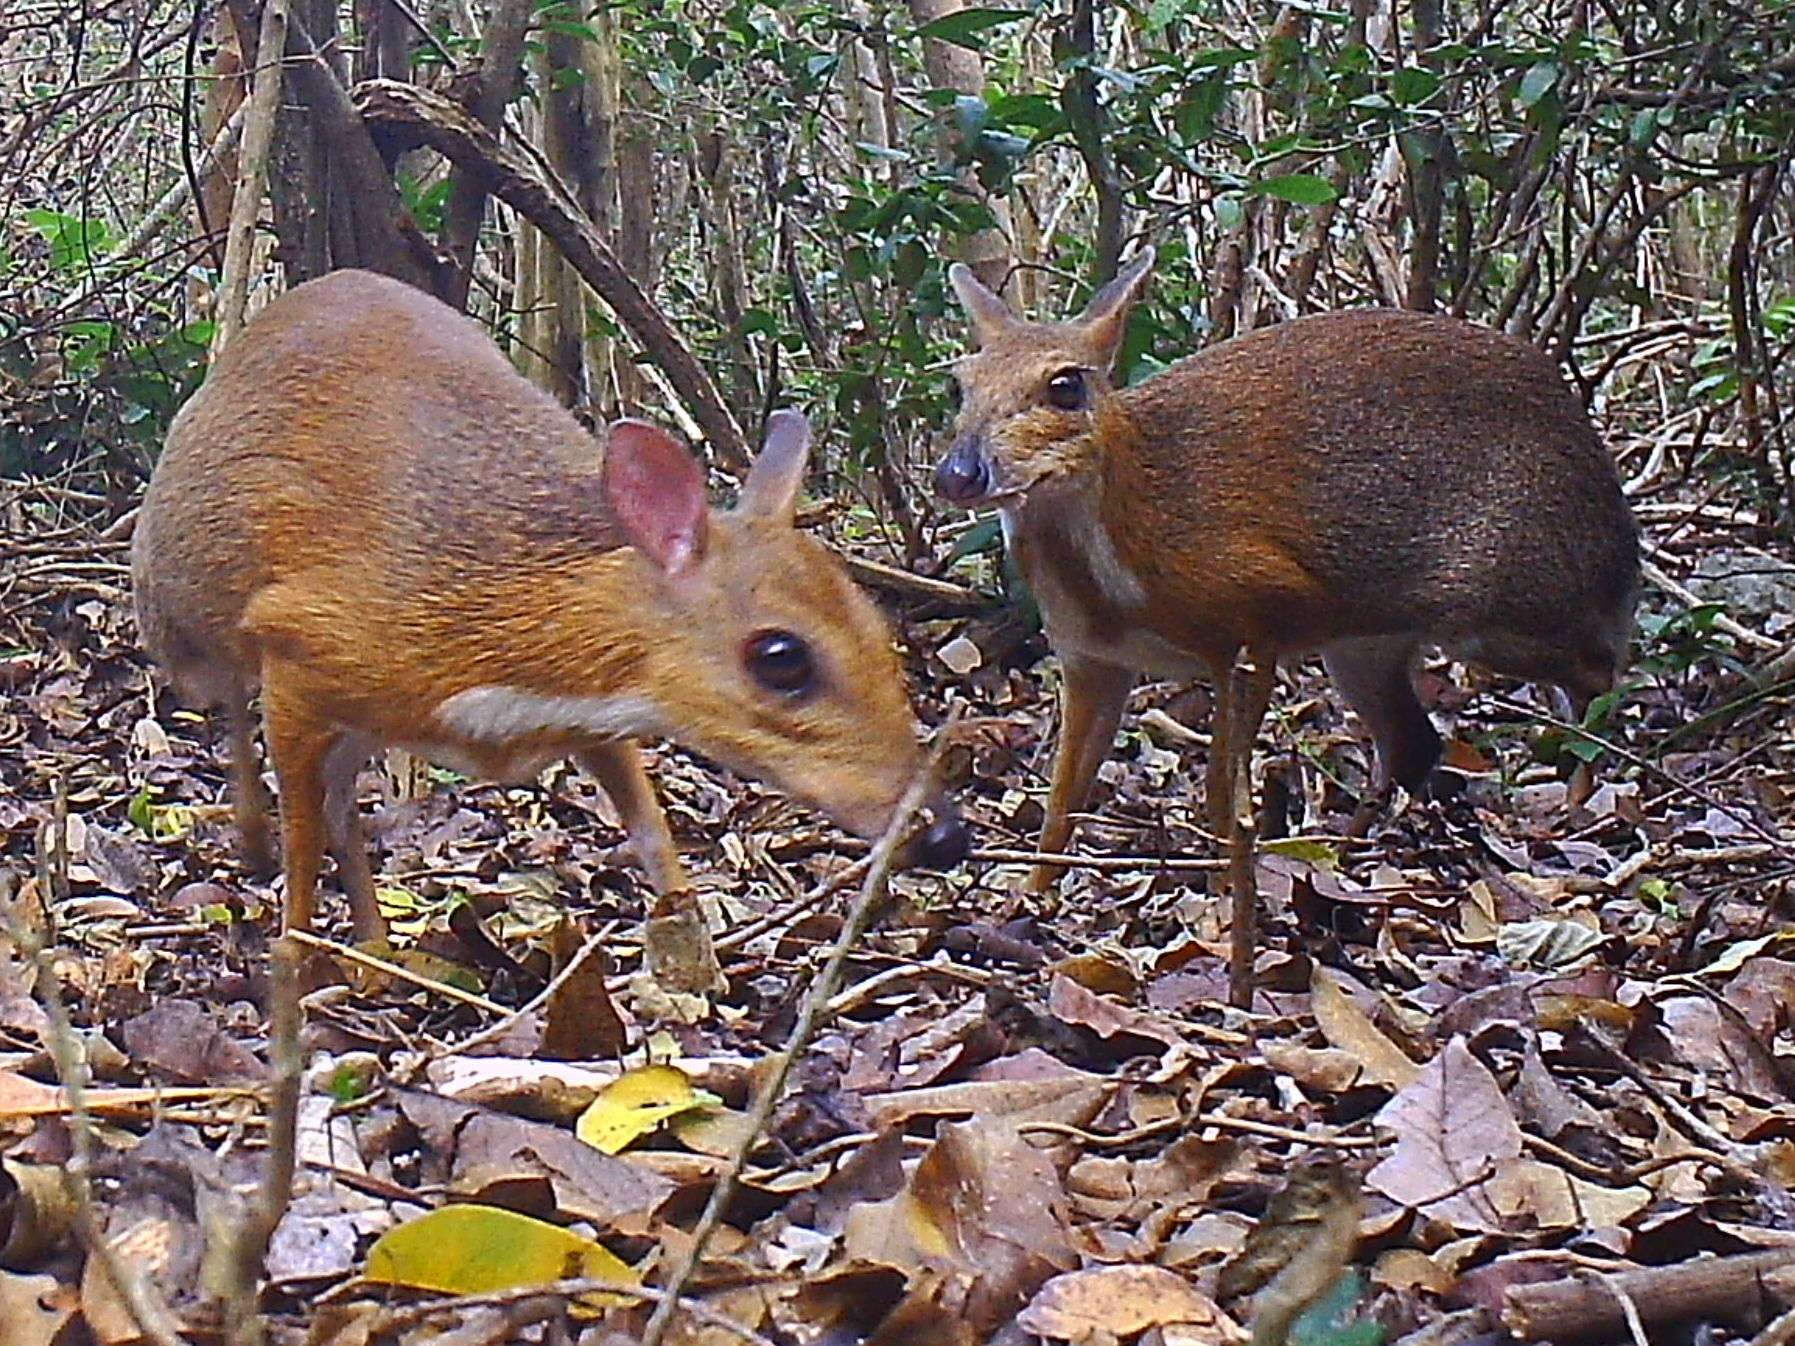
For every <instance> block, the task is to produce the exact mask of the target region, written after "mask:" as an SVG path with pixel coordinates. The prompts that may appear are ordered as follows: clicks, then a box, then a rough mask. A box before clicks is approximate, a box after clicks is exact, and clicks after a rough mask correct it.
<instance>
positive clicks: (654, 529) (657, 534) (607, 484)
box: [604, 420, 710, 575]
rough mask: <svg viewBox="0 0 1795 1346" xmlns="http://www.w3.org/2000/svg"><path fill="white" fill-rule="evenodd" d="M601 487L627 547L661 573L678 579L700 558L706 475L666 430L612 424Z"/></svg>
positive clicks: (643, 424)
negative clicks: (681, 573) (674, 575)
mask: <svg viewBox="0 0 1795 1346" xmlns="http://www.w3.org/2000/svg"><path fill="white" fill-rule="evenodd" d="M604 488H605V499H606V500H607V501H608V502H609V504H610V506H611V512H612V513H613V514H614V515H616V518H617V523H618V525H619V526H620V527H621V528H622V529H623V531H624V534H625V535H626V536H627V537H628V538H629V540H630V545H631V546H633V547H635V548H636V549H637V550H638V551H640V552H641V553H642V554H643V555H644V556H646V557H647V558H648V559H649V560H651V561H653V562H654V563H655V565H656V566H657V567H658V568H659V569H661V570H663V571H665V572H666V573H668V574H670V575H671V574H678V573H679V572H680V571H682V570H684V569H686V567H688V566H690V565H692V564H694V563H695V562H697V560H698V559H699V558H700V557H701V556H703V554H704V536H705V524H706V521H707V519H708V518H709V510H710V505H709V501H708V500H707V499H706V497H705V493H704V471H703V469H702V468H700V467H699V466H698V462H697V460H696V459H695V458H693V457H692V455H691V454H690V453H689V452H688V451H687V450H686V448H685V446H684V445H682V444H681V443H680V442H679V441H678V440H676V439H674V438H673V436H672V435H670V434H668V433H667V432H666V431H665V430H662V429H661V428H660V427H659V426H655V425H650V424H648V422H646V421H634V420H623V421H618V422H617V423H616V424H614V425H613V426H612V427H611V432H610V436H609V439H608V440H607V442H606V445H605V464H604Z"/></svg>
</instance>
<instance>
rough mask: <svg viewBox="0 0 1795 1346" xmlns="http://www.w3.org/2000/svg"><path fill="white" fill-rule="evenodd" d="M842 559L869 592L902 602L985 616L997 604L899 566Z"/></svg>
mask: <svg viewBox="0 0 1795 1346" xmlns="http://www.w3.org/2000/svg"><path fill="white" fill-rule="evenodd" d="M842 559H843V560H844V561H845V562H847V567H848V573H849V574H850V575H852V576H853V577H854V578H855V579H857V580H859V581H860V582H861V583H862V584H864V585H866V586H867V587H868V588H871V589H880V590H883V591H884V592H886V593H892V594H897V595H899V596H900V597H903V598H915V599H922V600H925V601H928V602H931V603H945V604H948V605H949V606H951V607H952V608H953V609H955V613H956V615H957V614H959V613H962V612H964V613H973V612H983V611H984V610H985V609H986V608H989V607H992V606H994V605H995V604H996V603H997V601H998V600H997V599H995V598H990V597H987V596H986V595H985V594H981V593H980V592H979V591H978V590H977V589H971V588H968V587H967V586H966V585H963V584H955V583H953V582H952V581H951V580H938V579H933V578H931V577H930V576H928V575H918V574H915V573H913V572H911V571H908V570H901V569H899V568H898V567H897V566H888V565H886V564H885V563H884V562H882V561H870V560H868V559H867V558H866V557H864V556H854V555H852V554H848V555H845V556H843V557H842Z"/></svg>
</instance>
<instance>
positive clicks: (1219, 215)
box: [1215, 196, 1246, 229]
mask: <svg viewBox="0 0 1795 1346" xmlns="http://www.w3.org/2000/svg"><path fill="white" fill-rule="evenodd" d="M1245 214H1246V206H1245V204H1244V203H1243V202H1242V201H1241V199H1240V198H1239V197H1238V196H1218V197H1216V198H1215V225H1216V228H1218V229H1236V228H1239V226H1240V221H1241V219H1242V217H1244V216H1245Z"/></svg>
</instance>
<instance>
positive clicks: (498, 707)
mask: <svg viewBox="0 0 1795 1346" xmlns="http://www.w3.org/2000/svg"><path fill="white" fill-rule="evenodd" d="M436 718H437V720H438V722H439V723H441V724H442V726H443V728H445V729H447V730H449V731H451V732H452V733H454V734H457V735H459V736H460V737H462V738H465V739H471V740H472V741H474V742H476V743H508V742H510V741H511V740H512V739H515V738H523V737H525V736H526V735H529V734H540V733H545V732H551V731H554V730H564V731H571V732H575V733H584V734H592V735H594V736H596V737H599V738H640V737H643V736H648V735H653V734H656V733H658V732H659V729H658V726H659V724H660V722H661V715H660V713H659V710H658V708H657V707H656V706H655V704H654V703H653V702H652V701H650V700H648V699H647V698H646V697H641V696H545V695H543V694H542V693H540V692H525V691H520V690H518V689H517V688H515V687H470V688H469V689H468V690H467V691H465V692H457V693H456V694H455V695H454V696H452V697H450V698H449V699H448V700H447V701H444V702H443V703H442V704H441V705H440V706H438V707H437V708H436Z"/></svg>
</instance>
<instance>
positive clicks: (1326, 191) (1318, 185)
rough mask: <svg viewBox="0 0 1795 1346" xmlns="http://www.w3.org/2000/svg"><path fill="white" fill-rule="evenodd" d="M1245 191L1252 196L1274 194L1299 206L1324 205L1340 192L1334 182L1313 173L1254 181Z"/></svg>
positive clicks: (1288, 174) (1281, 199) (1289, 174)
mask: <svg viewBox="0 0 1795 1346" xmlns="http://www.w3.org/2000/svg"><path fill="white" fill-rule="evenodd" d="M1247 191H1248V192H1250V193H1251V194H1252V195H1254V196H1275V197H1277V198H1278V199H1279V200H1280V201H1291V202H1294V203H1295V204H1297V205H1299V206H1325V205H1326V204H1327V203H1328V202H1330V201H1333V200H1336V199H1337V198H1338V197H1339V195H1340V193H1339V192H1337V191H1335V190H1334V184H1333V183H1331V182H1329V181H1328V180H1327V179H1326V178H1324V177H1320V176H1318V175H1317V174H1314V173H1286V174H1284V175H1283V176H1282V177H1276V178H1265V179H1262V180H1261V181H1259V182H1255V183H1254V184H1253V185H1252V186H1251V187H1248V188H1247Z"/></svg>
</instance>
